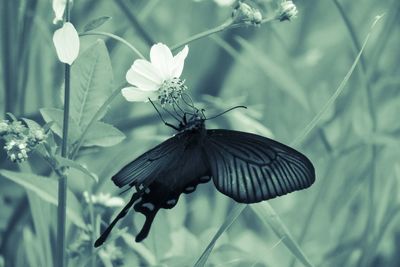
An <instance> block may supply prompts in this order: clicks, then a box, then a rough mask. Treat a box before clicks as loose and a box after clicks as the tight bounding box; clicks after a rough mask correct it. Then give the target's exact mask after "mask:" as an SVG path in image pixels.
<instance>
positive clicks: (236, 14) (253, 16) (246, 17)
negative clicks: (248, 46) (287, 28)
mask: <svg viewBox="0 0 400 267" xmlns="http://www.w3.org/2000/svg"><path fill="white" fill-rule="evenodd" d="M232 19H233V22H234V23H245V24H248V25H259V24H260V23H261V21H262V14H261V12H260V10H259V9H257V8H254V7H251V6H250V5H249V4H246V3H242V2H239V3H238V5H237V6H236V7H235V9H234V10H233V12H232Z"/></svg>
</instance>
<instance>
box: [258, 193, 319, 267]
mask: <svg viewBox="0 0 400 267" xmlns="http://www.w3.org/2000/svg"><path fill="white" fill-rule="evenodd" d="M250 207H251V209H252V210H253V211H254V212H255V214H257V216H258V217H259V218H260V219H261V220H262V221H263V222H264V223H265V224H268V225H269V226H270V227H271V228H272V230H273V231H274V232H275V234H276V235H277V236H278V237H279V238H280V239H281V240H282V242H283V243H284V244H285V245H286V247H287V248H288V249H289V250H290V251H291V252H292V253H293V255H294V256H295V257H296V258H297V259H298V260H299V261H300V262H301V263H303V264H304V266H313V265H312V264H311V263H310V261H309V260H308V258H307V257H306V255H305V254H304V252H303V251H302V249H301V248H300V246H299V245H298V244H297V242H296V240H294V238H293V237H292V235H291V234H290V232H289V230H288V229H287V227H286V226H285V224H284V223H283V222H282V221H281V219H280V217H279V215H278V214H277V213H276V212H275V210H274V209H273V208H272V207H271V205H269V203H268V202H267V201H263V202H260V203H255V204H252V205H250Z"/></svg>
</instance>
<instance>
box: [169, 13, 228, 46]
mask: <svg viewBox="0 0 400 267" xmlns="http://www.w3.org/2000/svg"><path fill="white" fill-rule="evenodd" d="M231 25H232V20H231V19H229V20H227V21H226V22H224V23H223V24H221V25H219V26H217V27H215V28H212V29H209V30H206V31H204V32H200V33H198V34H195V35H192V36H191V37H189V38H187V39H186V40H184V41H182V42H180V43H177V44H176V45H173V46H172V47H171V50H172V51H174V50H176V49H178V48H180V47H182V46H184V45H187V44H189V43H191V42H193V41H196V40H198V39H201V38H204V37H207V36H209V35H211V34H214V33H217V32H221V31H223V30H225V29H227V28H228V27H229V26H231Z"/></svg>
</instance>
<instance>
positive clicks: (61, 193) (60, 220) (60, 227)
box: [56, 1, 71, 267]
mask: <svg viewBox="0 0 400 267" xmlns="http://www.w3.org/2000/svg"><path fill="white" fill-rule="evenodd" d="M69 15H70V12H69V1H67V3H66V6H65V22H69ZM70 71H71V66H70V65H69V64H65V76H64V79H65V80H64V83H65V90H64V118H63V137H62V145H61V156H62V157H66V156H67V152H68V151H67V147H68V122H69V102H70V89H71V88H70V78H71V77H70V76H71V72H70ZM67 186H68V178H67V176H66V175H62V176H60V178H59V179H58V210H57V254H56V255H57V257H56V266H58V267H64V266H65V263H66V258H65V250H66V245H65V221H66V213H67Z"/></svg>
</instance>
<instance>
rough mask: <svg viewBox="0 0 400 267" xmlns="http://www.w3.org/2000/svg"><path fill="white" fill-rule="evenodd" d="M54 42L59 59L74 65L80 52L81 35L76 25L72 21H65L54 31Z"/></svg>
mask: <svg viewBox="0 0 400 267" xmlns="http://www.w3.org/2000/svg"><path fill="white" fill-rule="evenodd" d="M53 43H54V47H55V48H56V52H57V56H58V59H59V60H60V61H61V62H62V63H67V64H69V65H72V63H73V62H74V61H75V59H76V58H77V57H78V54H79V35H78V32H77V31H76V29H75V27H74V25H73V24H72V23H70V22H66V23H64V25H63V26H62V27H61V28H60V29H58V30H56V31H55V32H54V35H53Z"/></svg>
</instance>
